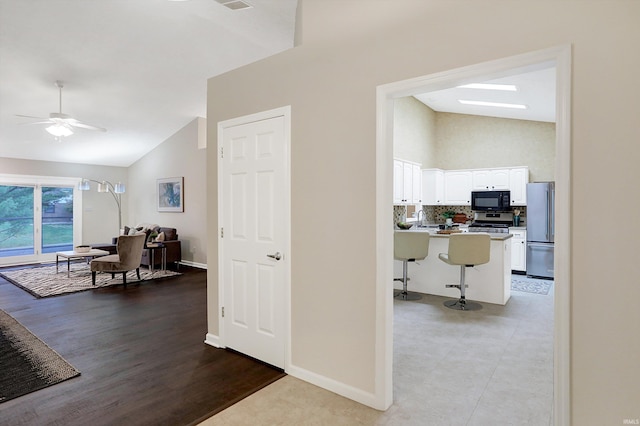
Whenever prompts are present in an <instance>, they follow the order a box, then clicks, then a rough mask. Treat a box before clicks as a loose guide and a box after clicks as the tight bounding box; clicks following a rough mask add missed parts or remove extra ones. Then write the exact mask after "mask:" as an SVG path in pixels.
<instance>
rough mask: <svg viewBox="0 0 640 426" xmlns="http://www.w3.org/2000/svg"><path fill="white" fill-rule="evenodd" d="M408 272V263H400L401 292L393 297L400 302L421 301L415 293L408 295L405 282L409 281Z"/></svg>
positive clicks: (404, 261)
mask: <svg viewBox="0 0 640 426" xmlns="http://www.w3.org/2000/svg"><path fill="white" fill-rule="evenodd" d="M408 270H409V261H408V260H403V261H402V291H399V292H398V293H396V294H395V296H394V297H397V298H398V299H402V300H420V299H422V296H420V295H419V294H417V293H409V291H407V281H409V277H408Z"/></svg>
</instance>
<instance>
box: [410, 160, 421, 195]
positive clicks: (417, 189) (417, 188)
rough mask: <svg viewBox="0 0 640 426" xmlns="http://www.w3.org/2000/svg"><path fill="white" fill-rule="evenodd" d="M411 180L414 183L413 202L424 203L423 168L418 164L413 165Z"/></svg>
mask: <svg viewBox="0 0 640 426" xmlns="http://www.w3.org/2000/svg"><path fill="white" fill-rule="evenodd" d="M411 176H412V177H411V181H412V183H413V187H412V191H411V203H413V204H422V170H420V166H419V165H418V164H412V165H411Z"/></svg>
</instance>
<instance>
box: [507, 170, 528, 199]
mask: <svg viewBox="0 0 640 426" xmlns="http://www.w3.org/2000/svg"><path fill="white" fill-rule="evenodd" d="M527 183H529V168H528V167H514V168H512V169H509V190H511V205H512V206H526V205H527Z"/></svg>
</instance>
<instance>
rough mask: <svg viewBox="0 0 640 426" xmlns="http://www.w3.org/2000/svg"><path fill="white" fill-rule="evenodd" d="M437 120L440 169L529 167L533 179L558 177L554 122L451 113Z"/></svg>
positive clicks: (530, 176) (437, 117) (437, 116)
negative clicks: (556, 175)
mask: <svg viewBox="0 0 640 426" xmlns="http://www.w3.org/2000/svg"><path fill="white" fill-rule="evenodd" d="M435 123H436V127H435V131H436V140H437V148H436V152H437V153H438V157H437V158H438V167H439V168H442V169H449V170H455V169H474V168H486V167H512V166H529V180H530V181H531V182H536V181H547V180H554V167H555V144H556V126H555V124H554V123H545V122H540V121H527V120H510V119H505V118H496V117H483V116H479V115H465V114H451V113H447V112H438V113H436V117H435Z"/></svg>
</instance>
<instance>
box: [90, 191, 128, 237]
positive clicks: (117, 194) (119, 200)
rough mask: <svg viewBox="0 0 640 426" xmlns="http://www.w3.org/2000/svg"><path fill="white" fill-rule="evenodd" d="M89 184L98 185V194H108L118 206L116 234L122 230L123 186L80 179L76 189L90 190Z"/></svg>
mask: <svg viewBox="0 0 640 426" xmlns="http://www.w3.org/2000/svg"><path fill="white" fill-rule="evenodd" d="M89 182H95V183H97V184H98V192H109V193H111V195H112V196H113V199H114V200H115V202H116V204H117V205H118V232H120V229H122V198H121V195H120V194H124V192H125V186H124V183H122V182H118V183H116V184H115V185H113V184H112V183H111V182H109V181H108V180H103V181H99V180H93V179H82V180H81V181H80V182H79V183H78V189H79V190H80V191H88V190H90V189H91V184H90V183H89Z"/></svg>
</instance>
